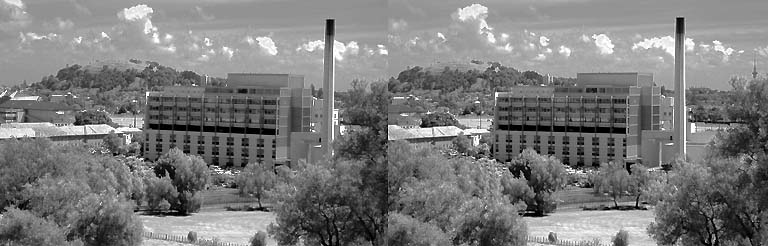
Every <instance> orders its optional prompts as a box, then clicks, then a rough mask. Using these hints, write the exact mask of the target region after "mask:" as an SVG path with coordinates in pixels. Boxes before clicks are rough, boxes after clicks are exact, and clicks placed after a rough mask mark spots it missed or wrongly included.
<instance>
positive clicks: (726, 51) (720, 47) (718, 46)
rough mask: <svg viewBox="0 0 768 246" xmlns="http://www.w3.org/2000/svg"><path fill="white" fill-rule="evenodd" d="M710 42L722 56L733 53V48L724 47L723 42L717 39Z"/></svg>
mask: <svg viewBox="0 0 768 246" xmlns="http://www.w3.org/2000/svg"><path fill="white" fill-rule="evenodd" d="M712 44H714V45H715V46H714V47H713V48H714V50H715V51H719V52H720V53H723V55H724V56H730V55H731V54H733V51H734V50H733V48H731V47H728V48H725V46H723V43H722V42H720V41H718V40H715V41H712Z"/></svg>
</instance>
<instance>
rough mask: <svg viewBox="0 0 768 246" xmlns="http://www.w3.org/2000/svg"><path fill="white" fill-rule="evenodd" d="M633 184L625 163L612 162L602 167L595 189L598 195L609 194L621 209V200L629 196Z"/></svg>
mask: <svg viewBox="0 0 768 246" xmlns="http://www.w3.org/2000/svg"><path fill="white" fill-rule="evenodd" d="M632 183H633V180H632V178H631V177H630V176H629V172H627V168H626V167H625V166H624V163H623V162H613V161H612V162H609V163H608V164H603V165H601V166H600V169H599V170H598V175H597V177H596V180H595V183H594V185H595V186H594V187H593V188H594V190H595V193H597V194H602V193H608V195H610V196H611V197H612V198H613V204H614V205H615V206H616V207H619V203H618V200H619V198H621V197H622V196H625V195H628V194H629V190H630V188H631V186H632V185H633V184H632ZM638 199H639V198H638Z"/></svg>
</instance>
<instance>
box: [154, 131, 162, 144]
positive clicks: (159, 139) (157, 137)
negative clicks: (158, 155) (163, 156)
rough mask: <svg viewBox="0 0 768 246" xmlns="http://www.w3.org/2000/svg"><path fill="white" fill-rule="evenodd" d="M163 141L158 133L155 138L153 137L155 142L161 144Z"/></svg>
mask: <svg viewBox="0 0 768 246" xmlns="http://www.w3.org/2000/svg"><path fill="white" fill-rule="evenodd" d="M162 141H163V134H160V133H158V134H157V136H155V142H162Z"/></svg>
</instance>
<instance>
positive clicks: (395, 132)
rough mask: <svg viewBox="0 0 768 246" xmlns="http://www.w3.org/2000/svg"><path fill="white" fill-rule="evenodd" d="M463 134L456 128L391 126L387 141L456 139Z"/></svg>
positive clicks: (388, 129)
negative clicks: (405, 127)
mask: <svg viewBox="0 0 768 246" xmlns="http://www.w3.org/2000/svg"><path fill="white" fill-rule="evenodd" d="M461 133H462V130H461V128H458V127H455V126H437V127H429V128H411V129H404V128H402V127H399V126H395V125H389V126H388V127H387V139H388V140H390V141H395V140H408V139H420V138H438V137H455V136H458V135H459V134H461Z"/></svg>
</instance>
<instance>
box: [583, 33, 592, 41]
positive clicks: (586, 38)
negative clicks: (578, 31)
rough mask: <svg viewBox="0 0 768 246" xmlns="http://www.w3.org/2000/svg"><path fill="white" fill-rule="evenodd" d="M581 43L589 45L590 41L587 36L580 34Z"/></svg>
mask: <svg viewBox="0 0 768 246" xmlns="http://www.w3.org/2000/svg"><path fill="white" fill-rule="evenodd" d="M581 41H582V42H584V43H589V42H590V41H592V39H590V38H589V36H587V35H586V34H582V35H581Z"/></svg>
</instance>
